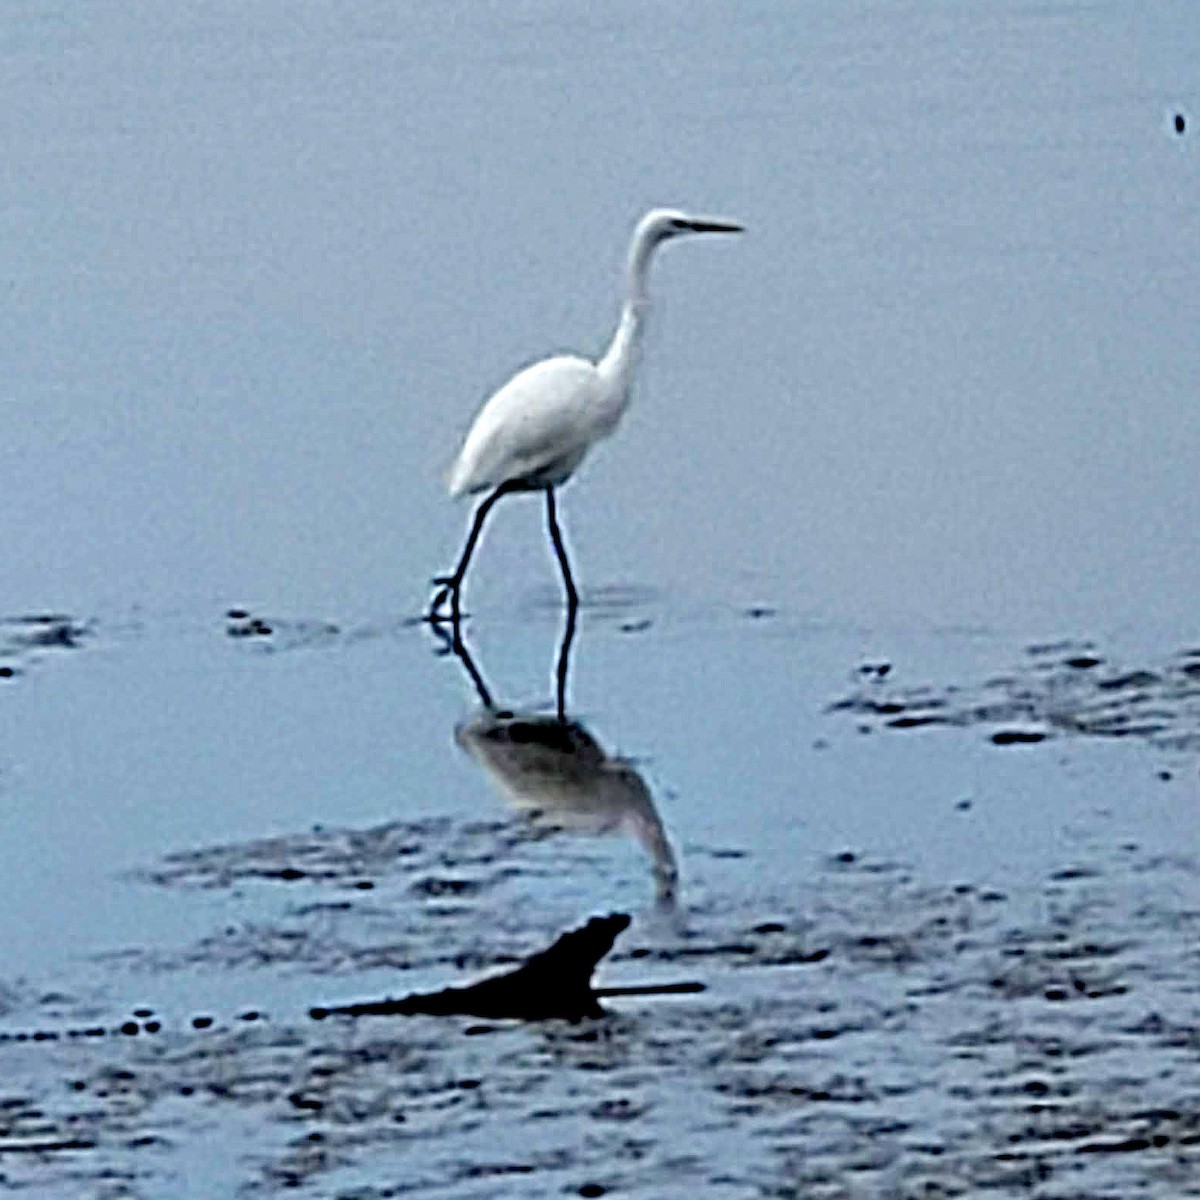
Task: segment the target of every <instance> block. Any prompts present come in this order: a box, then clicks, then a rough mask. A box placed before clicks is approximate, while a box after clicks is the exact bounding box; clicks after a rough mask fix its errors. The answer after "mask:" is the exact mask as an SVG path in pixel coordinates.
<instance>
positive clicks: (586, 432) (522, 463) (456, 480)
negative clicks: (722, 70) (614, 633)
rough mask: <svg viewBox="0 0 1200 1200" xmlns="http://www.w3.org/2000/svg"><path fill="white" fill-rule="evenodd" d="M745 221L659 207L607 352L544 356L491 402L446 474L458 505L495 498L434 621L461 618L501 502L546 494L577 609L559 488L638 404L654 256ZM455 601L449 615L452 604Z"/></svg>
mask: <svg viewBox="0 0 1200 1200" xmlns="http://www.w3.org/2000/svg"><path fill="white" fill-rule="evenodd" d="M743 230H744V227H743V226H742V225H740V224H738V223H737V222H736V221H729V220H725V219H719V218H716V217H700V216H690V215H689V214H688V213H686V212H681V211H679V210H678V209H673V208H654V209H651V210H650V211H649V212H648V213H646V215H645V216H643V217H642V219H641V220H640V221H638V223H637V225H636V227H635V228H634V231H633V237H632V239H631V240H630V243H629V252H628V257H627V259H626V293H625V300H624V304H623V305H622V308H621V315H620V319H619V321H618V322H617V328H616V331H615V332H614V333H613V336H612V340H611V342H610V343H609V345H608V349H607V350H606V351H605V352H604V354H603V355H602V356H601V357H600V358H599V359H597V360H596V361H592V360H590V359H587V358H583V357H581V356H578V355H573V354H561V355H555V356H554V357H552V358H544V359H541V360H540V361H538V362H535V363H533V364H532V365H531V366H528V367H525V368H524V369H523V370H521V371H518V372H517V374H516V375H514V376H513V377H512V378H511V379H510V380H509V381H508V382H507V383H506V384H504V385H503V386H502V387H501V388H500V389H499V390H498V391H496V392H494V393H493V394H492V396H491V397H490V398H489V399H488V400H486V401H485V402H484V404H483V406H482V407H481V408H480V409H479V412H478V413H477V414H476V416H475V420H474V421H473V422H472V424H471V427H470V429H469V430H468V431H467V436H466V438H465V439H464V440H463V444H462V448H461V450H460V451H459V453H458V456H457V458H456V459H455V460H454V463H453V465H452V466H451V468H450V470H449V472H448V473H447V480H446V482H447V485H448V488H449V491H450V495H451V497H452V498H453V499H458V498H459V497H461V496H465V495H473V494H476V493H480V492H487V493H488V495H487V496H486V498H485V499H484V500H483V501H482V502H481V503H480V504H479V505H478V507H477V508H476V510H475V515H474V519H473V520H472V522H471V528H470V532H469V533H468V535H467V540H466V542H465V544H464V545H463V549H462V553H461V554H460V556H459V560H458V565H457V566H456V567H455V568H454V570H453V571H452V572H450V574H448V575H440V576H438V577H436V578H435V579H434V580H433V584H434V586H435V587H436V588H437V589H438V590H437V591H436V592H435V593H434V596H433V599H432V601H431V603H430V606H429V613H428V615H427V620H429V621H430V622H432V623H435V624H436V623H437V622H440V621H446V620H450V621H452V622H454V623H457V622H458V621H459V619H460V618H461V601H460V597H461V593H462V585H463V580H464V579H465V578H466V573H467V567H468V565H469V564H470V561H471V556H472V554H473V553H474V551H475V546H476V543H477V542H478V541H479V535H480V533H481V532H482V531H483V525H484V522H485V521H486V520H487V516H488V513H489V512H491V510H492V508H493V506H494V505H495V504H496V502H497V501H498V500H499V499H500V498H501V497H502V496H505V495H508V494H509V493H511V492H533V491H543V492H544V493H545V497H546V523H547V527H548V530H549V533H550V540H551V542H552V543H553V545H554V551H555V554H556V555H557V557H558V563H559V567H560V568H561V570H562V577H563V585H564V587H565V590H566V597H567V606H568V609H569V610H571V611H574V609H575V607H576V606H577V605H578V603H579V594H578V592H577V591H576V588H575V582H574V579H573V578H572V575H571V567H570V563H569V561H568V559H567V552H566V547H565V545H564V543H563V537H562V530H561V529H560V527H559V523H558V514H557V506H556V504H555V495H554V492H555V489H556V488H558V487H560V486H561V485H562V484H564V483H566V482H567V480H568V479H570V478H571V476H572V475H573V474H574V473H575V471H576V470H577V469H578V467H579V465H580V463H582V462H583V460H584V458H585V457H586V455H587V452H588V451H589V450H590V449H591V448H592V446H593V445H594V444H595V443H596V442H598V441H600V440H602V439H603V438H606V437H608V436H609V435H610V434H612V433H613V431H614V430H615V429H616V428H617V426H618V424H619V423H620V421H621V417H622V416H623V415H624V413H625V410H626V408H627V407H628V406H629V394H630V388H631V386H632V384H633V377H634V373H635V370H636V367H637V361H638V356H639V352H640V348H641V341H642V335H643V332H644V330H645V325H646V317H647V313H648V311H649V307H650V293H649V275H650V262H651V259H652V258H653V257H654V252H655V251H656V250H657V249H658V248H659V247H660V246H661V245H663V244H664V243H665V242H668V241H671V240H672V239H674V238H677V237H681V236H683V235H685V234H692V233H741V232H743ZM447 600H449V602H450V614H449V617H447V615H446V614H445V612H444V606H445V604H446V602H447Z"/></svg>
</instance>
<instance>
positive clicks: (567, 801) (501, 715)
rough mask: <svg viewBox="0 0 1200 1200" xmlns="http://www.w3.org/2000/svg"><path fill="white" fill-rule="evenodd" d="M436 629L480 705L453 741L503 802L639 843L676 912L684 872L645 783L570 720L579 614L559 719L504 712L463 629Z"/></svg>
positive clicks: (560, 668)
mask: <svg viewBox="0 0 1200 1200" xmlns="http://www.w3.org/2000/svg"><path fill="white" fill-rule="evenodd" d="M433 629H434V632H435V634H436V636H437V637H438V638H439V639H440V640H441V642H442V644H443V647H444V650H445V652H446V653H449V654H453V655H455V657H457V658H458V660H459V661H460V662H461V663H462V665H463V668H464V669H465V670H466V672H467V674H468V676H470V679H471V682H472V684H473V685H474V687H475V690H476V692H477V693H478V695H479V699H480V702H481V708H480V711H479V712H478V713H476V715H475V716H473V717H471V718H470V719H469V720H467V721H464V722H463V723H462V724H461V725H459V726H458V728H457V729H456V730H455V740H456V741H457V742H458V744H459V745H460V746H461V747H462V748H463V749H464V750H465V751H466V752H467V754H469V755H470V756H471V758H472V759H474V760H475V762H477V763H478V764H479V765H480V766H481V767H483V769H484V770H485V771H486V772H487V773H488V775H489V776H491V778H492V780H493V782H494V783H495V784H496V786H497V787H498V788H499V790H500V792H501V793H502V795H503V796H504V798H505V799H506V800H507V801H508V802H509V803H510V804H511V805H512V806H513V807H514V808H515V809H516V810H517V811H518V812H519V813H521V814H522V816H523V817H524V818H525V819H526V820H527V821H528V822H529V823H530V824H531V825H532V826H533V827H534V828H536V829H539V830H544V831H552V832H556V833H568V834H583V835H604V834H626V835H628V836H631V837H633V838H635V839H636V840H637V841H638V842H639V843H640V844H641V846H642V847H643V849H644V850H645V851H646V853H647V855H648V856H649V857H650V861H651V868H652V872H653V876H654V887H655V899H656V902H657V904H658V906H659V907H660V908H661V909H665V910H667V911H671V910H673V909H674V907H675V900H676V892H677V884H678V878H679V871H678V868H677V866H676V862H675V854H674V851H673V850H672V849H671V843H670V842H669V840H668V839H667V833H666V830H665V829H664V828H663V823H662V819H661V818H660V817H659V815H658V809H657V808H656V806H655V804H654V798H653V796H652V795H651V794H650V789H649V787H647V786H646V781H645V780H644V779H643V778H642V776H641V774H640V773H639V772H638V770H637V769H636V768H635V767H634V766H633V764H632V763H630V762H629V761H628V760H627V759H624V758H620V757H618V756H615V755H610V754H608V753H607V752H606V751H605V750H604V748H603V747H602V746H601V745H600V743H599V742H598V741H597V740H596V739H595V738H594V737H593V736H592V734H591V733H590V732H589V731H588V730H587V729H586V728H585V727H584V726H583V724H582V723H581V722H579V721H575V720H571V719H569V718H568V717H567V713H566V690H567V674H568V669H569V664H570V655H571V643H572V641H573V640H574V637H575V606H574V605H572V606H570V607H569V608H568V613H567V624H566V627H565V629H564V631H563V639H562V643H561V645H560V647H559V653H558V663H557V669H556V684H557V688H556V699H557V704H556V712H555V714H554V715H549V714H545V713H537V712H528V711H526V712H514V711H511V710H509V709H504V708H501V707H500V706H498V705H497V704H496V703H495V701H494V700H493V698H492V694H491V691H490V690H489V688H488V686H487V683H486V682H485V680H484V678H483V675H482V674H481V672H480V670H479V668H478V666H477V665H476V664H475V661H474V659H473V658H472V657H471V653H470V651H469V650H468V649H467V646H466V643H465V641H464V640H463V636H462V628H461V623H460V622H457V621H456V622H453V624H452V625H451V627H450V628H449V629H447V628H446V627H445V626H444V625H435V626H433Z"/></svg>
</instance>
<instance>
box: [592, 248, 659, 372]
mask: <svg viewBox="0 0 1200 1200" xmlns="http://www.w3.org/2000/svg"><path fill="white" fill-rule="evenodd" d="M655 244H656V243H655V242H653V241H652V240H651V239H650V238H648V237H645V236H643V235H642V234H641V231H640V230H639V232H638V234H637V235H635V236H634V239H633V242H632V244H631V245H630V247H629V259H628V262H627V264H626V275H625V278H626V298H625V304H624V305H623V307H622V308H621V319H620V321H619V322H618V323H617V330H616V332H615V333H614V334H613V339H612V341H611V342H610V343H609V347H608V350H607V351H605V354H604V357H603V358H602V359H601V360H600V362H599V363H598V364H597V365H598V367H599V369H600V373H601V374H602V375H604V376H605V378H606V379H608V380H609V382H610V385H611V386H615V388H616V389H617V391H618V392H620V393H622V394H623V393H625V392H626V391H628V388H629V383H630V379H631V377H632V374H633V368H634V365H635V363H636V362H637V356H638V350H639V349H640V347H641V341H642V332H643V330H644V329H645V326H646V315H647V313H648V312H649V309H650V291H649V286H648V285H649V278H650V256H651V255H652V254H653V253H654V247H655Z"/></svg>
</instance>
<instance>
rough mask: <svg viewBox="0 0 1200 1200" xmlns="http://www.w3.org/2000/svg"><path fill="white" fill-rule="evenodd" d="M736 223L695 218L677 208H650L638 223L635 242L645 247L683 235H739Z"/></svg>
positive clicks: (740, 227)
mask: <svg viewBox="0 0 1200 1200" xmlns="http://www.w3.org/2000/svg"><path fill="white" fill-rule="evenodd" d="M741 232H742V226H741V225H739V224H738V223H737V222H736V221H726V220H723V219H720V218H717V217H696V216H692V215H691V214H690V213H685V212H680V211H679V209H677V208H652V209H651V210H650V211H649V212H648V213H647V214H646V215H645V216H644V217H643V218H642V219H641V220H640V221H639V222H638V227H637V232H636V233H635V234H634V239H635V241H638V242H641V243H642V244H644V245H646V246H647V247H652V246H657V245H659V244H660V243H662V242H665V241H668V240H670V239H671V238H675V237H679V236H680V234H684V233H741Z"/></svg>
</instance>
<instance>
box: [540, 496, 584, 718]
mask: <svg viewBox="0 0 1200 1200" xmlns="http://www.w3.org/2000/svg"><path fill="white" fill-rule="evenodd" d="M546 524H547V525H548V526H549V527H550V540H551V541H552V542H553V543H554V553H555V554H557V555H558V565H559V566H560V567H561V568H562V577H563V584H564V585H565V586H566V589H567V623H566V626H565V628H564V629H563V638H562V647H561V649H560V650H559V652H558V669H557V671H556V679H557V684H558V686H557V689H556V691H555V700H556V702H557V708H558V719H559V720H560V721H562V722H564V723H565V722H566V719H567V672H568V670H569V669H570V662H571V642H572V640H573V639H574V637H575V613H576V611H577V610H578V608H579V593H578V592H577V591H576V590H575V581H574V580H573V579H572V578H571V564H570V563H569V562H568V561H567V548H566V546H565V545H564V544H563V536H562V530H561V529H559V527H558V513H557V511H556V509H555V504H554V489H553V488H547V489H546Z"/></svg>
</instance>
